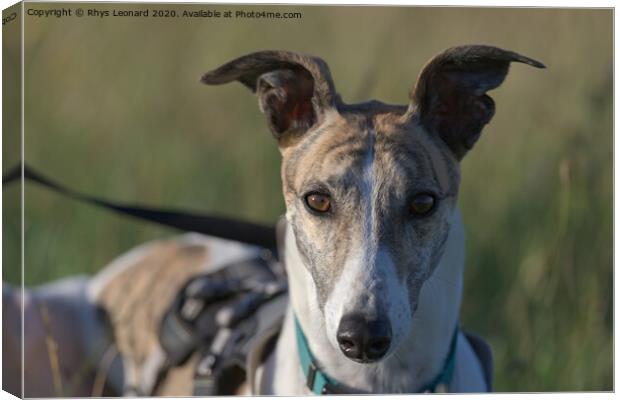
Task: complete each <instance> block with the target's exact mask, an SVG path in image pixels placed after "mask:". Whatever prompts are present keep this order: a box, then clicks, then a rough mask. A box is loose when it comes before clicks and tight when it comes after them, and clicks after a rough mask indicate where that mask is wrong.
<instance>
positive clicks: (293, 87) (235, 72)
mask: <svg viewBox="0 0 620 400" xmlns="http://www.w3.org/2000/svg"><path fill="white" fill-rule="evenodd" d="M232 81H239V82H241V83H242V84H244V85H245V86H246V87H248V88H249V89H250V90H252V92H254V93H256V95H257V96H258V99H259V105H260V109H261V111H262V112H263V113H265V115H266V117H267V123H268V125H269V128H270V129H271V132H272V133H273V135H274V136H275V137H276V139H278V142H279V144H280V146H282V147H285V146H287V145H289V144H290V143H293V142H294V139H296V138H298V137H300V136H301V135H303V134H304V133H305V132H307V131H308V130H309V129H310V128H312V127H313V126H315V125H316V124H317V123H319V122H321V120H322V118H323V116H324V115H325V112H326V111H327V110H328V109H332V108H334V104H335V99H336V92H335V89H334V83H333V81H332V78H331V74H330V72H329V68H328V66H327V63H325V61H323V60H322V59H320V58H317V57H312V56H308V55H303V54H299V53H293V52H287V51H260V52H257V53H252V54H248V55H245V56H243V57H240V58H237V59H235V60H232V61H230V62H228V63H226V64H224V65H222V66H221V67H219V68H217V69H215V70H213V71H210V72H208V73H206V74H205V75H204V76H203V77H202V82H203V83H206V84H208V85H220V84H224V83H228V82H232Z"/></svg>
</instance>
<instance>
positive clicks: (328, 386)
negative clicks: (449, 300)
mask: <svg viewBox="0 0 620 400" xmlns="http://www.w3.org/2000/svg"><path fill="white" fill-rule="evenodd" d="M295 333H296V336H297V351H298V352H299V361H300V363H301V370H302V371H303V373H304V375H305V377H306V386H307V387H308V389H310V391H311V392H313V393H314V394H319V395H320V394H345V393H346V392H345V391H344V388H343V386H342V385H341V384H340V383H339V382H338V381H337V380H335V379H333V378H332V377H330V376H329V375H327V374H325V373H324V372H323V371H321V370H320V369H319V368H318V366H317V365H316V362H315V360H314V357H313V356H312V353H311V352H310V347H309V346H308V340H307V339H306V336H305V335H304V332H303V330H302V329H301V325H299V321H298V320H297V317H295ZM458 333H459V327H458V324H457V326H456V328H455V329H454V334H453V335H452V341H451V342H450V350H449V352H448V356H447V358H446V360H445V361H444V366H443V369H442V370H441V372H440V373H439V374H438V375H437V376H436V377H435V379H433V381H432V382H430V383H428V384H427V385H425V386H423V388H422V390H420V393H424V392H432V393H436V392H445V391H447V389H448V386H449V384H450V381H452V375H453V374H454V364H455V359H456V338H457V336H458Z"/></svg>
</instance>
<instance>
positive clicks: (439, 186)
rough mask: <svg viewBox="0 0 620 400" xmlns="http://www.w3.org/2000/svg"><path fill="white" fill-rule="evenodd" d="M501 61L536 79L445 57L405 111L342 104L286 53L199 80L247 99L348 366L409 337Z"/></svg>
mask: <svg viewBox="0 0 620 400" xmlns="http://www.w3.org/2000/svg"><path fill="white" fill-rule="evenodd" d="M512 61H516V62H521V63H525V64H529V65H532V66H535V67H539V68H541V67H543V65H542V64H540V63H539V62H537V61H534V60H532V59H530V58H527V57H524V56H521V55H519V54H517V53H514V52H511V51H506V50H502V49H499V48H495V47H490V46H461V47H454V48H451V49H448V50H446V51H445V52H443V53H441V54H440V55H438V56H436V57H435V58H433V59H432V60H431V61H430V62H429V63H428V64H427V65H426V66H425V67H424V69H423V71H422V72H421V74H420V75H419V78H418V81H417V83H416V85H415V87H414V89H413V90H412V91H411V93H410V96H409V97H410V103H409V105H407V106H396V105H388V104H384V103H381V102H378V101H371V102H367V103H363V104H353V105H349V104H344V103H343V102H342V101H341V99H340V97H339V96H338V94H337V93H336V90H335V87H334V83H333V81H332V78H331V75H330V72H329V68H328V67H327V64H326V63H325V62H324V61H323V60H321V59H319V58H316V57H311V56H307V55H301V54H297V53H291V52H279V51H263V52H258V53H254V54H249V55H246V56H243V57H241V58H238V59H236V60H233V61H231V62H229V63H227V64H225V65H223V66H221V67H220V68H218V69H216V70H214V71H211V72H209V73H207V74H206V75H205V76H204V77H203V82H205V83H207V84H223V83H227V82H231V81H235V80H236V81H239V82H241V83H242V84H244V85H245V86H247V87H248V88H250V89H251V90H252V91H253V92H254V93H256V94H257V96H258V99H259V105H260V109H261V110H262V111H263V113H264V114H265V115H266V117H267V123H268V125H269V128H270V130H271V132H272V133H273V135H274V136H275V138H276V139H277V141H278V144H279V148H280V151H281V153H282V156H283V162H282V182H283V190H284V198H285V201H286V207H287V214H286V215H287V219H288V222H289V223H290V226H291V227H292V229H293V232H294V236H295V241H296V245H297V248H298V249H299V253H300V257H301V259H302V261H303V264H304V265H305V268H306V269H307V270H308V272H309V273H310V275H311V276H312V279H313V281H314V284H315V287H316V298H317V299H318V306H319V308H320V309H321V312H322V313H323V316H324V320H325V326H326V330H327V332H326V333H327V336H328V338H329V340H330V341H331V343H332V344H333V345H334V347H335V348H338V349H340V350H341V351H342V352H343V353H344V355H345V356H347V357H348V358H350V359H352V360H354V361H357V362H361V363H366V362H375V361H378V360H380V359H381V358H383V357H385V356H386V355H387V354H388V353H390V352H391V351H393V350H394V349H395V348H396V347H397V346H398V344H399V343H400V342H401V341H402V339H403V337H405V336H406V335H407V334H408V333H409V332H410V330H411V321H412V316H413V314H414V312H415V310H416V308H417V304H418V297H419V294H420V289H421V287H422V285H423V284H424V282H425V281H426V280H427V279H428V278H429V276H430V275H431V274H432V273H433V271H434V269H435V267H436V266H437V263H438V261H439V259H440V258H441V256H442V253H443V249H444V246H445V243H446V240H447V237H448V232H449V230H450V225H451V222H452V216H453V214H454V212H453V211H454V208H455V205H456V202H457V194H458V189H459V180H460V175H459V161H460V160H461V159H462V158H463V156H464V155H465V154H466V153H467V152H468V151H469V150H470V149H471V148H472V146H473V145H474V143H475V142H476V141H477V139H478V137H479V136H480V133H481V131H482V128H483V127H484V126H485V125H486V124H487V123H488V122H489V121H490V120H491V118H492V116H493V113H494V110H495V106H494V102H493V100H492V99H491V98H490V97H489V96H488V95H487V94H486V93H487V91H489V90H491V89H494V88H496V87H498V86H499V85H500V84H501V83H502V81H503V80H504V78H505V76H506V74H507V72H508V67H509V65H510V63H511V62H512Z"/></svg>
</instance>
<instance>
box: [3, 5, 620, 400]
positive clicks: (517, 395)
mask: <svg viewBox="0 0 620 400" xmlns="http://www.w3.org/2000/svg"><path fill="white" fill-rule="evenodd" d="M28 2H31V3H32V2H48V1H40V0H30V1H28ZM15 3H16V1H11V0H0V5H1V6H2V7H1V8H2V9H5V8H7V7H9V6H11V5H13V4H15ZM63 3H83V2H82V1H76V0H66V1H63ZM126 3H186V4H194V3H195V4H265V5H268V4H269V5H277V4H304V5H308V4H309V5H312V4H314V5H382V6H389V5H394V6H410V5H416V6H469V7H472V6H477V7H561V8H615V4H614V2H613V1H605V0H591V1H588V2H587V3H586V2H583V1H574V0H573V1H566V0H564V1H560V0H555V1H554V0H539V1H532V0H530V1H516V0H502V1H493V0H477V1H454V0H452V1H424V0H417V1H402V0H401V1H394V0H392V1H387V2H381V3H380V4H379V3H378V2H377V1H372V0H355V1H346V0H340V1H337V2H331V1H321V0H317V1H314V2H307V1H300V0H288V1H279V0H271V1H256V0H245V1H221V0H215V1H208V2H201V1H174V0H172V1H162V0H155V1H129V2H126ZM22 9H23V6H22ZM24 25H25V24H24V23H23V21H22V41H23V38H24V36H23V35H24ZM0 37H1V34H0ZM617 39H618V32H617V31H616V29H615V10H614V147H613V149H614V175H613V176H614V267H615V265H617V253H616V252H615V249H616V248H618V246H619V244H620V243H619V239H618V235H617V230H616V228H617V226H618V224H617V221H618V217H617V215H616V213H615V210H616V209H617V208H618V199H617V196H616V193H615V188H617V187H618V183H619V181H618V179H619V178H618V176H617V175H616V174H615V170H616V166H617V155H618V154H619V153H618V150H619V148H618V143H617V141H616V140H615V137H616V136H615V134H616V125H615V116H616V115H618V104H617V102H616V101H615V100H616V99H617V97H618V89H617V87H616V85H615V76H617V74H618V71H619V69H618V65H617V64H616V62H615V61H616V59H615V54H616V46H617V43H618V40H617ZM21 57H22V78H23V65H24V63H23V57H24V54H23V47H22V54H21ZM1 61H2V54H1V52H0V63H1ZM23 84H24V82H23V79H22V82H21V89H22V99H21V101H22V116H21V118H22V120H21V124H22V149H21V150H22V159H23V157H24V146H23V144H24V143H23V128H24V113H23V111H24V109H23V106H24V104H23V89H24V87H23ZM1 90H2V82H0V91H1ZM0 107H1V100H0ZM1 121H2V117H1V116H0V123H1ZM0 126H1V125H0ZM0 148H1V143H0ZM1 157H2V156H1V153H0V163H1V161H2V158H1ZM22 178H23V170H22ZM23 196H24V188H23V186H22V210H21V211H22V215H21V220H22V233H23V227H24V205H23V198H24V197H23ZM1 206H2V198H1V197H0V207H1ZM1 238H2V233H1V231H0V239H1ZM21 247H22V248H21V256H22V284H23V282H24V275H23V274H24V270H23V262H24V243H23V236H22V243H21ZM1 255H2V249H1V244H0V256H1ZM618 279H619V278H618V274H616V273H615V268H614V324H613V325H614V388H615V387H616V384H617V382H618V381H619V372H618V369H617V368H615V360H616V359H618V348H617V347H616V346H615V339H616V335H615V333H616V329H615V327H616V321H617V320H618V318H619V316H620V312H619V311H618V307H617V306H618V304H617V301H616V300H617V298H616V296H615V288H616V287H618ZM0 316H1V311H0ZM22 332H23V319H22ZM0 337H1V335H0ZM23 351H24V348H23V335H22V359H23ZM0 355H1V349H0ZM1 370H2V367H1V366H0V372H1ZM0 376H1V375H0ZM22 393H23V374H22ZM486 396H492V398H493V399H501V400H503V399H510V400H514V399H522V398H525V399H537V398H540V397H544V398H561V399H567V400H573V399H582V398H587V399H611V398H613V397H614V393H593V392H583V393H561V392H560V393H545V394H538V393H514V394H492V395H458V398H459V399H467V400H469V399H479V398H485V397H486ZM328 397H331V396H328ZM378 397H381V398H383V399H393V400H402V399H403V396H378ZM14 398H15V397H13V396H11V395H10V394H8V393H6V392H0V400H2V399H14ZM281 398H282V399H289V397H281ZM334 398H335V399H337V397H334ZM347 398H367V396H347ZM187 399H192V398H187ZM235 399H236V398H235ZM290 399H297V397H290Z"/></svg>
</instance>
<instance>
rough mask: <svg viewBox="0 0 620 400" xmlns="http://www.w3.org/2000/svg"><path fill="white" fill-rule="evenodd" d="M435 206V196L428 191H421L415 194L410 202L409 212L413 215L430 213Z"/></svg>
mask: <svg viewBox="0 0 620 400" xmlns="http://www.w3.org/2000/svg"><path fill="white" fill-rule="evenodd" d="M434 207H435V196H433V195H432V194H428V193H420V194H417V195H415V197H414V198H413V200H411V203H410V204H409V212H410V213H411V215H424V214H428V213H429V212H430V211H431V210H432V209H433V208H434Z"/></svg>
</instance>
